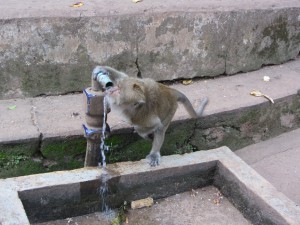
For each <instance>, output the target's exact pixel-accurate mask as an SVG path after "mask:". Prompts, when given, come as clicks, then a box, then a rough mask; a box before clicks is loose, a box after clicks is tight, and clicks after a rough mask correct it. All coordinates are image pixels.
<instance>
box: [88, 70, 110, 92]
mask: <svg viewBox="0 0 300 225" xmlns="http://www.w3.org/2000/svg"><path fill="white" fill-rule="evenodd" d="M92 77H93V79H94V80H96V81H98V82H99V83H100V84H101V85H102V87H103V88H104V89H109V88H111V87H112V86H113V85H114V84H113V82H112V81H111V79H110V78H109V73H108V71H107V70H106V69H105V68H103V67H101V66H96V67H95V68H94V70H93V73H92Z"/></svg>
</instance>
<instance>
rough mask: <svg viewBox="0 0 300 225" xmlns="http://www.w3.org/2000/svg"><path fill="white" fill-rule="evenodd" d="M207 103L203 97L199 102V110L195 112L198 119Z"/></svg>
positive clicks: (206, 98)
mask: <svg viewBox="0 0 300 225" xmlns="http://www.w3.org/2000/svg"><path fill="white" fill-rule="evenodd" d="M207 103H208V97H204V98H203V99H202V100H201V104H200V106H199V108H198V110H197V115H198V117H200V116H202V114H203V111H204V108H205V106H206V105H207Z"/></svg>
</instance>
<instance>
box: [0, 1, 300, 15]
mask: <svg viewBox="0 0 300 225" xmlns="http://www.w3.org/2000/svg"><path fill="white" fill-rule="evenodd" d="M76 2H77V1H73V0H66V1H60V0H53V1H44V2H41V1H36V0H29V1H27V4H25V5H24V4H23V3H22V2H20V1H18V0H10V1H8V2H7V1H4V0H0V4H1V9H2V10H1V12H2V13H1V14H0V18H1V19H6V18H9V19H12V18H27V17H29V18H32V17H78V16H80V17H85V16H98V15H120V14H132V13H138V14H140V13H147V12H153V11H155V12H168V11H169V10H170V9H172V10H173V11H180V12H181V11H184V12H193V11H197V10H198V11H199V1H198V0H190V1H189V3H188V4H186V1H184V0H178V1H173V0H165V1H160V0H151V1H149V0H144V1H143V2H142V3H139V4H134V3H132V2H131V0H115V1H103V0H94V1H83V3H84V6H83V7H80V8H72V7H70V6H71V5H72V4H74V3H76ZM299 5H300V4H299V1H298V0H264V1H258V0H255V1H247V0H226V1H225V0H203V1H201V9H202V10H203V11H209V10H234V9H236V10H237V9H280V8H288V7H299ZM41 9H42V10H41ZM107 9H109V10H107ZM20 12H22V13H20Z"/></svg>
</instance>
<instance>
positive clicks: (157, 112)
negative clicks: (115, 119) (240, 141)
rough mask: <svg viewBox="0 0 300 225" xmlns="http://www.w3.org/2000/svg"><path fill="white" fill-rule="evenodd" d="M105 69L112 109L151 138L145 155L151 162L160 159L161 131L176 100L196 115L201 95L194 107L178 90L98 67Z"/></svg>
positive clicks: (107, 92) (174, 109)
mask: <svg viewBox="0 0 300 225" xmlns="http://www.w3.org/2000/svg"><path fill="white" fill-rule="evenodd" d="M102 68H104V69H105V70H106V71H108V74H109V77H110V79H111V80H112V81H113V83H114V86H113V87H111V88H109V89H107V90H106V96H107V100H108V103H109V105H110V107H111V109H112V111H118V112H120V113H121V114H122V115H123V116H124V117H125V119H126V120H127V122H129V123H130V124H132V125H133V127H134V129H135V131H136V132H137V133H138V134H139V135H140V136H141V137H143V138H146V139H151V140H153V142H152V148H151V151H150V154H149V155H148V156H147V157H146V159H148V160H149V163H150V165H151V166H157V165H159V163H160V149H161V146H162V144H163V142H164V138H165V132H166V130H167V128H168V126H169V125H170V122H171V120H172V118H173V116H174V114H175V112H176V110H177V106H178V104H177V102H180V103H182V104H183V105H184V107H185V109H186V110H187V111H188V113H189V114H190V116H191V117H192V118H198V117H200V116H201V115H202V112H203V110H204V108H205V106H206V104H207V103H208V98H207V97H205V98H204V99H203V100H202V101H201V103H200V107H199V108H198V109H197V110H195V109H194V108H193V106H192V104H191V102H190V101H189V99H188V98H187V97H186V96H185V95H184V94H183V93H181V92H179V91H177V90H175V89H173V88H170V87H168V86H165V85H163V84H160V83H157V82H156V81H154V80H152V79H149V78H146V79H139V78H132V77H129V76H127V75H126V74H125V73H122V72H120V71H117V70H115V69H113V68H110V67H107V66H104V67H102Z"/></svg>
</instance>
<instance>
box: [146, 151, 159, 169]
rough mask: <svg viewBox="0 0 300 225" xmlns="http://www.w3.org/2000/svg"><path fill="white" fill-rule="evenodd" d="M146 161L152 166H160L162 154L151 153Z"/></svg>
mask: <svg viewBox="0 0 300 225" xmlns="http://www.w3.org/2000/svg"><path fill="white" fill-rule="evenodd" d="M146 159H147V160H149V164H150V166H158V165H159V163H160V154H159V153H158V152H156V153H151V154H149V155H147V157H146Z"/></svg>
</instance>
